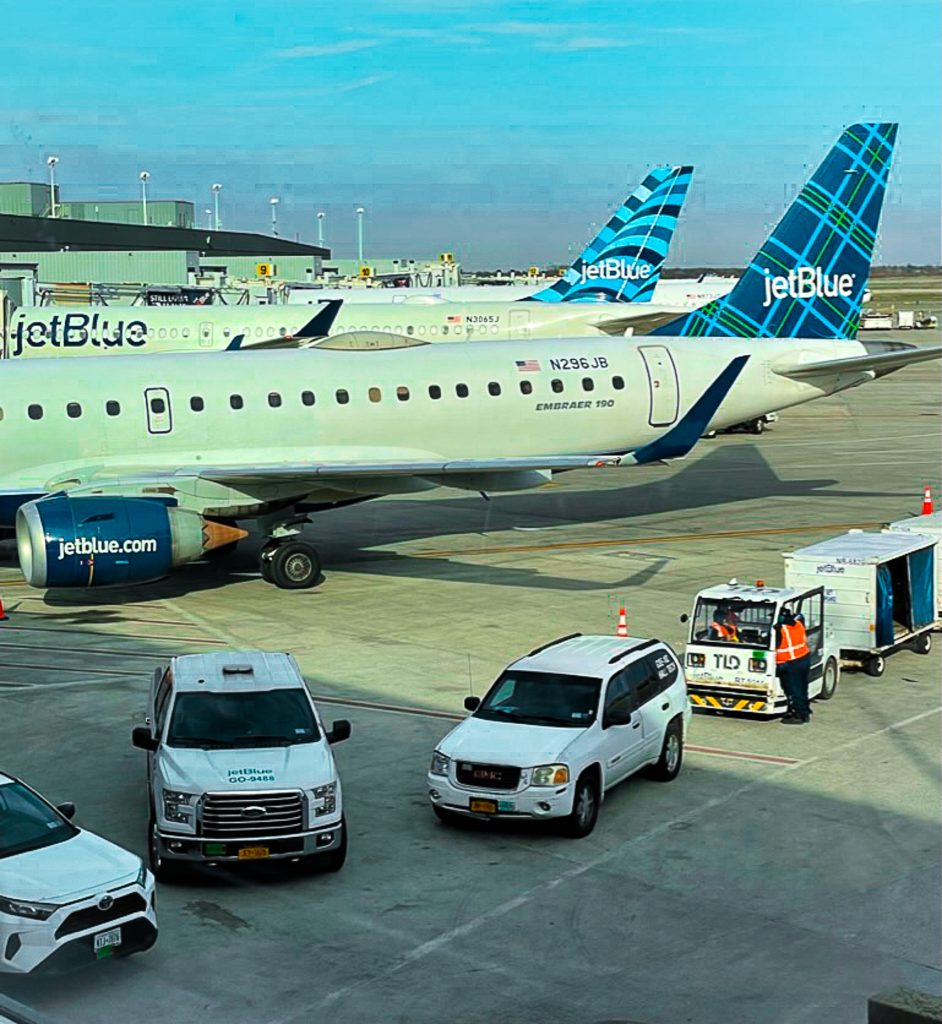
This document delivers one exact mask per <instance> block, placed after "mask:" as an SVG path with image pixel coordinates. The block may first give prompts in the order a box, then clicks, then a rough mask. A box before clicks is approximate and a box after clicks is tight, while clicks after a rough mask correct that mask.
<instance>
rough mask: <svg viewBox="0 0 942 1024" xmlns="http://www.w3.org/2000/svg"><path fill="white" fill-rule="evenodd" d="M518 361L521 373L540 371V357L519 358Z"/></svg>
mask: <svg viewBox="0 0 942 1024" xmlns="http://www.w3.org/2000/svg"><path fill="white" fill-rule="evenodd" d="M516 363H517V369H518V370H519V371H520V372H521V373H539V371H540V361H539V359H518V360H516Z"/></svg>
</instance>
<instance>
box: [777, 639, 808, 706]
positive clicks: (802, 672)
mask: <svg viewBox="0 0 942 1024" xmlns="http://www.w3.org/2000/svg"><path fill="white" fill-rule="evenodd" d="M810 673H811V655H810V654H806V655H805V656H804V657H803V658H794V659H793V660H792V661H783V662H782V663H781V664H780V665H779V666H778V676H779V679H781V681H782V689H783V690H784V691H785V696H786V697H787V698H788V713H789V714H791V715H797V716H798V717H799V718H807V717H808V714H809V712H810V710H811V709H810V707H809V704H808V682H809V676H810Z"/></svg>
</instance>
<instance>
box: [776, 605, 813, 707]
mask: <svg viewBox="0 0 942 1024" xmlns="http://www.w3.org/2000/svg"><path fill="white" fill-rule="evenodd" d="M775 670H776V673H777V675H778V677H779V679H780V680H781V681H782V689H783V690H784V691H785V696H786V698H787V699H788V710H787V711H786V712H785V715H784V717H783V718H782V724H783V725H804V724H805V723H807V722H808V721H809V719H810V717H811V706H810V702H809V700H808V683H809V677H810V674H811V649H810V648H809V647H808V635H807V633H806V632H805V624H804V623H803V622H802V621H801V619H800V618H799V617H797V616H796V615H795V613H794V612H793V611H792V610H791V609H790V608H783V609H782V611H781V613H780V614H779V617H778V621H777V622H776V623H775Z"/></svg>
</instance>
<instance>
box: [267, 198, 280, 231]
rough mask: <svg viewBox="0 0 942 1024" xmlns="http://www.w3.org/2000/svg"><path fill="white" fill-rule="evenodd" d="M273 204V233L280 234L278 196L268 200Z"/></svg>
mask: <svg viewBox="0 0 942 1024" xmlns="http://www.w3.org/2000/svg"><path fill="white" fill-rule="evenodd" d="M268 202H269V204H270V205H271V233H272V234H273V235H277V234H278V196H272V197H271V199H269V200H268Z"/></svg>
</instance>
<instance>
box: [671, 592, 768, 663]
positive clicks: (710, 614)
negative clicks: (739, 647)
mask: <svg viewBox="0 0 942 1024" xmlns="http://www.w3.org/2000/svg"><path fill="white" fill-rule="evenodd" d="M775 607H776V606H775V604H774V602H772V601H730V600H729V599H724V598H712V597H710V598H707V597H701V598H700V599H699V600H698V601H697V611H696V614H695V615H694V617H693V623H692V625H691V629H690V642H691V643H698V644H704V643H707V644H708V643H714V644H723V645H726V644H743V645H745V646H746V647H753V648H760V649H762V650H766V651H767V650H770V649H771V647H772V643H773V639H774V637H773V630H772V624H773V622H774V619H775Z"/></svg>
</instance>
